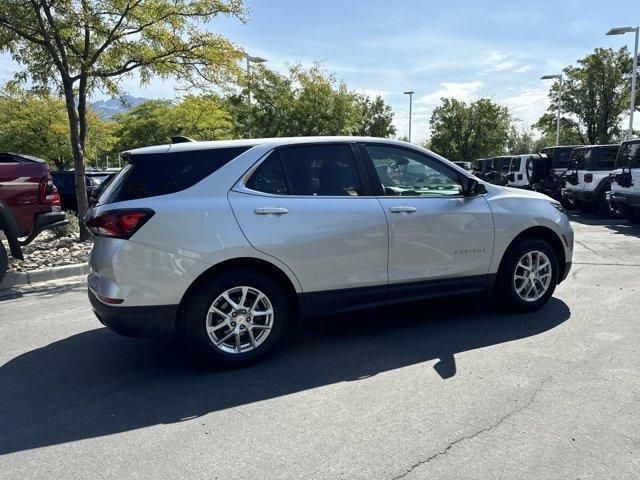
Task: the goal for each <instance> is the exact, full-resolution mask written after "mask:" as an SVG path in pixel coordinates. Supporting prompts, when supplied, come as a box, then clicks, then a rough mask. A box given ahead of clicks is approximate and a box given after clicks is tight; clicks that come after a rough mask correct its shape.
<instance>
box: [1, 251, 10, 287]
mask: <svg viewBox="0 0 640 480" xmlns="http://www.w3.org/2000/svg"><path fill="white" fill-rule="evenodd" d="M8 268H9V256H8V255H7V250H6V249H5V248H4V243H2V242H0V284H1V283H2V280H4V276H5V275H6V273H7V269H8Z"/></svg>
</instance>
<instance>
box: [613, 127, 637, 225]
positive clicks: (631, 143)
mask: <svg viewBox="0 0 640 480" xmlns="http://www.w3.org/2000/svg"><path fill="white" fill-rule="evenodd" d="M611 177H612V182H611V191H610V192H607V194H606V199H607V200H608V201H609V203H610V204H611V206H612V208H616V209H619V210H620V212H621V213H622V215H623V216H624V217H625V218H626V219H627V220H629V221H630V222H631V223H640V139H636V140H628V141H626V142H622V144H621V145H620V149H619V151H618V156H617V158H616V164H615V170H614V171H613V173H612V175H611Z"/></svg>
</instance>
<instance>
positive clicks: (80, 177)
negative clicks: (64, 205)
mask: <svg viewBox="0 0 640 480" xmlns="http://www.w3.org/2000/svg"><path fill="white" fill-rule="evenodd" d="M63 88H64V98H65V103H66V106H67V116H68V117H69V138H70V140H71V151H72V152H73V169H74V171H75V179H76V197H77V199H78V218H79V220H80V240H81V241H82V240H86V239H87V238H89V232H88V231H87V229H86V228H85V227H84V224H83V223H82V219H83V218H84V215H85V213H86V212H87V209H88V206H89V202H88V201H87V185H86V183H85V176H84V148H83V145H82V143H81V142H80V124H79V119H78V112H77V110H76V104H75V98H74V96H73V85H72V84H71V82H63ZM85 114H86V112H85Z"/></svg>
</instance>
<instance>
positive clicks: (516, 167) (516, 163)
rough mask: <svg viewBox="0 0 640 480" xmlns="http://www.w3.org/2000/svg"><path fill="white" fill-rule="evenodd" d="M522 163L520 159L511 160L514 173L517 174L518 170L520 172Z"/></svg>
mask: <svg viewBox="0 0 640 480" xmlns="http://www.w3.org/2000/svg"><path fill="white" fill-rule="evenodd" d="M521 161H522V159H521V158H520V157H513V158H512V159H511V171H512V172H517V171H518V170H520V162H521Z"/></svg>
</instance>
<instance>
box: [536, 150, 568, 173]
mask: <svg viewBox="0 0 640 480" xmlns="http://www.w3.org/2000/svg"><path fill="white" fill-rule="evenodd" d="M574 148H575V147H551V148H544V149H542V150H541V153H544V154H546V155H547V157H549V158H550V159H551V168H569V160H570V158H571V152H572V151H573V149H574Z"/></svg>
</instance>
